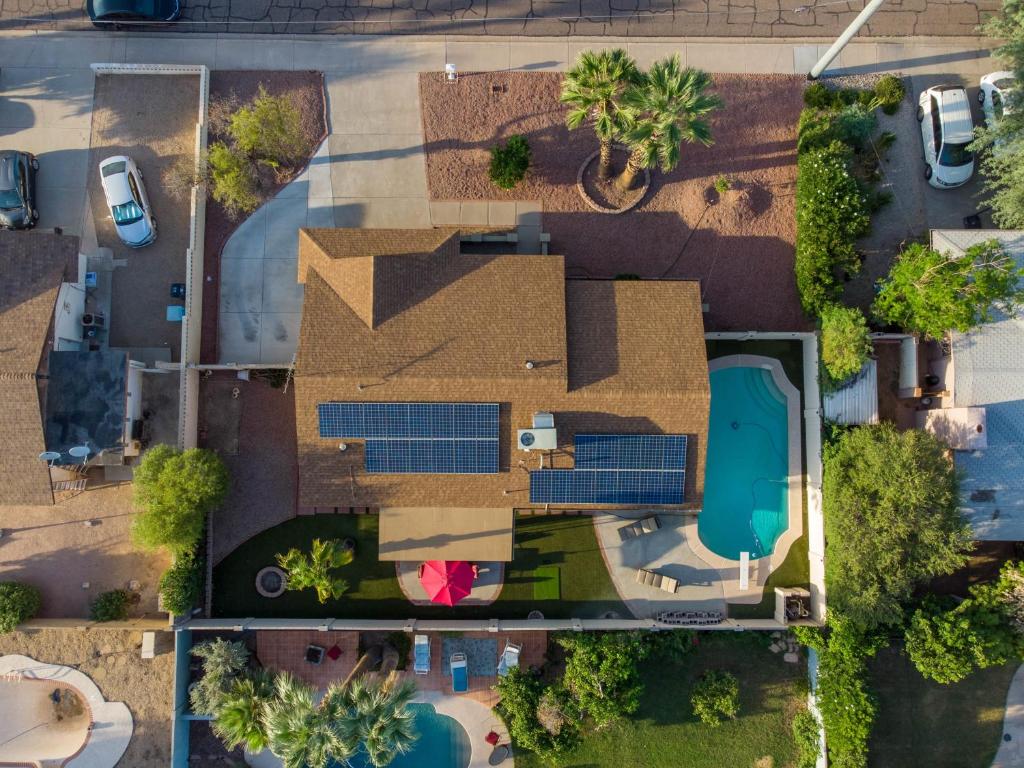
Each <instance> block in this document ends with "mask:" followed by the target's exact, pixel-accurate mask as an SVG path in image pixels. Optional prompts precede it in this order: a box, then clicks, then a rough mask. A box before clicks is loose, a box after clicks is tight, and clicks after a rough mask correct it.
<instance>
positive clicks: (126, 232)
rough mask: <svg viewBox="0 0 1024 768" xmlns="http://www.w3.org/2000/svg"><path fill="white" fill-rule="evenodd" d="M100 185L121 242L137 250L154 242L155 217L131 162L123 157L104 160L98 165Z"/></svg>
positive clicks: (139, 177) (137, 173) (136, 168)
mask: <svg viewBox="0 0 1024 768" xmlns="http://www.w3.org/2000/svg"><path fill="white" fill-rule="evenodd" d="M100 183H101V184H102V185H103V194H104V195H106V198H107V207H108V208H109V209H110V217H111V218H112V219H113V220H114V227H115V229H117V236H118V237H120V238H121V241H122V242H123V243H124V244H125V245H128V246H131V247H132V248H141V247H142V246H144V245H149V244H150V243H152V242H153V241H154V240H156V217H155V216H154V215H153V210H152V208H151V207H150V204H149V198H148V197H147V196H146V187H145V186H144V185H143V183H142V172H141V171H139V167H138V166H137V165H136V164H135V162H134V161H133V160H132V159H131V158H130V157H126V156H125V155H117V156H115V157H108V158H107V159H106V160H104V161H103V162H101V163H100Z"/></svg>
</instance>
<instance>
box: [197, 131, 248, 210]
mask: <svg viewBox="0 0 1024 768" xmlns="http://www.w3.org/2000/svg"><path fill="white" fill-rule="evenodd" d="M206 169H207V173H208V174H209V176H210V196H211V197H213V199H214V200H216V201H217V202H218V203H220V204H221V206H222V207H223V208H224V210H225V212H227V214H228V216H230V217H231V218H232V219H235V218H238V216H240V215H241V214H246V213H252V212H253V211H255V210H256V209H257V208H258V207H259V204H260V196H259V185H260V183H259V175H258V174H257V172H256V167H255V166H254V165H253V164H252V163H251V162H250V161H249V159H248V158H247V157H246V156H245V154H244V153H243V152H241V150H238V149H236V148H235V147H232V146H229V145H227V144H225V143H224V142H222V141H218V142H215V143H213V144H211V145H210V150H209V152H208V153H207V158H206Z"/></svg>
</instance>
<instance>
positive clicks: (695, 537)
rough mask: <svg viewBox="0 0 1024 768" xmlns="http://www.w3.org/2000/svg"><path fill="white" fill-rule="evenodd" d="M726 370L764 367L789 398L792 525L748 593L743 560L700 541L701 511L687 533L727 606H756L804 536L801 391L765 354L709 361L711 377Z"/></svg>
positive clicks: (757, 569)
mask: <svg viewBox="0 0 1024 768" xmlns="http://www.w3.org/2000/svg"><path fill="white" fill-rule="evenodd" d="M724 368H761V369H762V370H767V371H769V372H770V373H771V375H772V380H773V381H774V382H775V386H777V387H778V388H779V391H780V392H782V394H783V395H784V396H785V398H786V421H787V438H788V451H787V452H788V458H789V482H788V488H787V505H786V506H787V508H788V517H789V524H788V526H787V528H786V530H785V531H783V533H782V534H781V535H780V536H779V538H778V539H777V540H776V542H775V547H774V549H773V551H772V554H771V555H769V556H767V557H760V558H757V559H753V560H751V561H750V583H749V585H748V587H749V588H748V589H747V590H745V591H744V590H741V589H740V573H739V570H740V569H739V561H738V560H732V559H730V558H727V557H722V556H721V555H719V554H716V553H714V552H712V551H711V550H710V549H708V548H707V546H705V545H704V542H703V541H701V540H700V535H699V534H698V530H697V525H698V520H699V519H700V515H701V514H702V513H703V512H699V513H698V514H696V515H693V516H691V517H689V518H688V520H687V523H686V526H685V531H686V537H687V541H688V542H689V544H690V547H691V549H692V550H693V551H694V553H695V554H696V555H697V556H698V557H699V558H700V559H702V560H704V562H706V563H707V564H708V565H709V566H711V567H712V568H715V569H716V570H717V571H718V573H719V577H720V579H721V583H722V591H723V592H724V593H725V601H726V603H739V604H753V603H759V602H761V600H762V598H763V596H764V586H765V583H766V582H767V580H768V576H769V575H771V573H772V572H773V571H775V570H776V569H777V568H779V567H780V566H781V565H782V563H783V561H784V560H785V559H786V556H787V555H788V554H789V550H790V548H791V547H792V546H793V544H794V542H796V540H797V539H799V538H800V537H801V536H803V535H804V515H803V462H802V459H803V455H802V446H801V438H800V390H798V389H797V388H796V387H795V386H794V385H793V383H792V382H790V380H789V377H788V376H786V372H785V370H784V369H783V367H782V363H781V362H780V361H779V360H777V359H776V358H774V357H765V356H764V355H726V356H724V357H716V358H715V359H714V360H709V361H708V375H709V376H710V375H711V374H712V373H713V372H714V371H718V370H722V369H724Z"/></svg>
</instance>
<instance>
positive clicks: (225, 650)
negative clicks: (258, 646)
mask: <svg viewBox="0 0 1024 768" xmlns="http://www.w3.org/2000/svg"><path fill="white" fill-rule="evenodd" d="M192 655H193V656H195V657H196V658H197V659H201V660H202V663H203V676H202V677H200V678H199V680H197V681H196V683H195V685H193V686H192V688H191V690H190V691H189V703H190V704H191V707H192V712H193V713H194V714H197V715H213V716H215V715H216V714H217V712H218V710H219V709H220V706H221V704H222V703H223V701H224V696H225V695H226V694H227V692H228V691H229V690H231V688H232V686H234V684H235V680H236V679H238V678H239V677H240V676H241V675H242V674H243V673H244V672H245V670H246V669H247V668H248V666H249V649H248V648H246V647H245V643H239V642H230V641H228V640H224V639H223V638H220V637H218V638H216V639H214V640H209V641H207V642H203V643H199V644H198V645H195V646H193V647H192Z"/></svg>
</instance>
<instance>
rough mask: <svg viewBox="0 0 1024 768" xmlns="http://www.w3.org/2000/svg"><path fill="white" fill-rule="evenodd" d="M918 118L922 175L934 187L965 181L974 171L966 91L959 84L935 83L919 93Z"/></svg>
mask: <svg viewBox="0 0 1024 768" xmlns="http://www.w3.org/2000/svg"><path fill="white" fill-rule="evenodd" d="M917 119H918V122H920V123H921V140H922V142H923V143H924V162H925V169H924V177H925V178H926V179H928V183H929V184H931V185H932V186H933V187H935V188H936V189H950V188H952V187H959V186H960V185H962V184H966V183H967V181H968V180H969V179H970V178H971V175H972V174H973V173H974V154H973V153H972V152H971V151H970V150H969V149H968V148H967V146H968V145H969V144H970V143H971V142H972V141H974V122H973V121H972V119H971V102H970V101H969V100H968V98H967V91H965V90H964V89H963V88H961V87H960V86H958V85H936V86H933V87H932V88H929V89H928V90H926V91H923V92H922V93H921V96H920V98H919V99H918V107H917Z"/></svg>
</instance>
